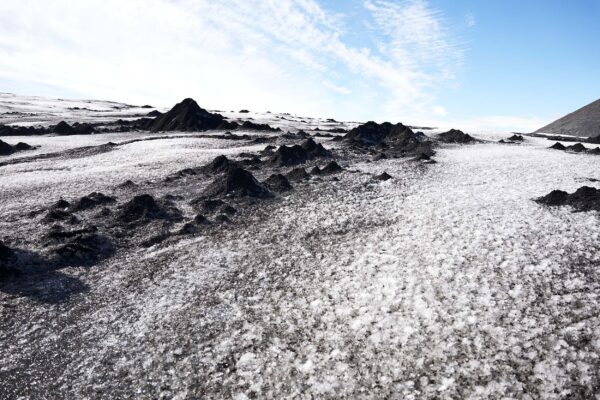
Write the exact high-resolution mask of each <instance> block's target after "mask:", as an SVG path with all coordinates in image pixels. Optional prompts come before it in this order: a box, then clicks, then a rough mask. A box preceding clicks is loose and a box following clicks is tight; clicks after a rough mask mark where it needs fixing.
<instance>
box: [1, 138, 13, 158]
mask: <svg viewBox="0 0 600 400" xmlns="http://www.w3.org/2000/svg"><path fill="white" fill-rule="evenodd" d="M14 152H15V150H14V149H13V147H12V146H11V145H10V144H8V143H6V142H3V141H2V140H0V156H8V155H11V154H12V153H14Z"/></svg>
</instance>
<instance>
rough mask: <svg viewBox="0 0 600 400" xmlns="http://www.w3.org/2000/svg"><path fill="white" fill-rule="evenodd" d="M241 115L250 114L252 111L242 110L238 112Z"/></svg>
mask: <svg viewBox="0 0 600 400" xmlns="http://www.w3.org/2000/svg"><path fill="white" fill-rule="evenodd" d="M238 112H239V113H240V114H248V113H249V112H250V111H248V110H246V109H244V110H240V111H238Z"/></svg>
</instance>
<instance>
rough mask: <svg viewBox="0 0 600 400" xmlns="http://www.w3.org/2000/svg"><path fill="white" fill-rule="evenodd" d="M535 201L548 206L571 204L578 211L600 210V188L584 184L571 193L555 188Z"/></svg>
mask: <svg viewBox="0 0 600 400" xmlns="http://www.w3.org/2000/svg"><path fill="white" fill-rule="evenodd" d="M535 201H537V202H538V203H541V204H545V205H548V206H563V205H569V206H571V207H573V209H575V210H576V211H590V210H596V211H600V190H599V189H596V188H593V187H590V186H582V187H580V188H579V189H577V190H576V191H575V192H574V193H571V194H569V193H567V192H564V191H562V190H553V191H552V192H550V193H549V194H547V195H546V196H544V197H540V198H538V199H536V200H535Z"/></svg>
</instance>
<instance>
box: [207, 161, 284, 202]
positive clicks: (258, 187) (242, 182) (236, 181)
mask: <svg viewBox="0 0 600 400" xmlns="http://www.w3.org/2000/svg"><path fill="white" fill-rule="evenodd" d="M203 196H204V197H207V198H211V197H220V196H229V197H257V198H268V197H273V193H271V191H269V189H267V188H266V187H264V186H263V185H262V184H260V183H259V182H258V181H257V180H256V178H255V177H254V176H253V175H252V174H251V173H250V172H248V171H246V170H245V169H242V168H239V167H238V168H231V169H229V170H228V171H227V172H226V173H225V175H224V176H220V177H218V178H216V179H215V180H214V181H213V182H212V183H211V184H209V185H208V187H207V188H206V189H205V190H204V193H203Z"/></svg>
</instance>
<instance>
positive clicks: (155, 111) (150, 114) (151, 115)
mask: <svg viewBox="0 0 600 400" xmlns="http://www.w3.org/2000/svg"><path fill="white" fill-rule="evenodd" d="M161 115H163V113H161V112H160V111H158V110H153V111H150V112H149V113H148V114H146V116H147V117H152V118H156V117H160V116H161Z"/></svg>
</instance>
